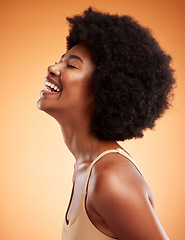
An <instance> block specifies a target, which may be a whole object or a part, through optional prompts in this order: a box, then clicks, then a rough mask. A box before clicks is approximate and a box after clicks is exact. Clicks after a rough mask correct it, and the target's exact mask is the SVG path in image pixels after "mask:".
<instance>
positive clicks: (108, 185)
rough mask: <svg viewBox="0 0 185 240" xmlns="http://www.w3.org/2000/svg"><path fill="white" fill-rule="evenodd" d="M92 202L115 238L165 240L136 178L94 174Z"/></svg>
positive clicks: (110, 173) (164, 234)
mask: <svg viewBox="0 0 185 240" xmlns="http://www.w3.org/2000/svg"><path fill="white" fill-rule="evenodd" d="M91 199H92V201H93V206H94V208H95V209H96V211H97V212H98V214H100V216H101V217H102V218H103V219H104V221H105V222H106V224H107V226H108V227H109V228H110V229H111V230H112V232H114V234H115V235H116V236H117V238H118V239H120V240H123V239H127V240H132V239H134V240H135V239H141V240H146V239H147V240H148V239H150V240H162V239H163V240H164V239H168V237H167V235H166V233H165V232H164V230H163V228H162V226H161V224H160V222H159V220H158V218H157V216H156V214H155V212H154V209H153V207H152V205H151V202H150V200H149V198H148V195H147V192H146V191H145V189H144V188H143V186H142V184H140V183H139V181H138V179H137V178H134V177H133V178H132V177H127V176H125V177H120V176H119V174H115V173H112V172H108V173H107V172H106V173H101V174H97V175H96V179H95V183H94V187H93V191H92V194H91Z"/></svg>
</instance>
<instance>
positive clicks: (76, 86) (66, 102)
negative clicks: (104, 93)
mask: <svg viewBox="0 0 185 240" xmlns="http://www.w3.org/2000/svg"><path fill="white" fill-rule="evenodd" d="M94 70H95V63H94V62H93V58H92V53H91V51H90V49H89V48H88V47H87V46H86V45H85V44H78V45H76V46H74V47H73V48H71V49H70V50H69V51H68V52H66V53H65V54H64V55H63V56H62V57H61V59H60V61H59V62H58V63H56V64H55V65H51V66H49V67H48V74H47V76H46V79H45V82H44V85H45V89H44V90H42V91H41V98H40V99H39V101H38V103H37V106H38V108H39V109H40V110H43V111H45V112H47V113H48V114H50V115H51V116H53V117H55V118H57V117H59V116H61V115H65V114H68V115H70V114H72V115H74V114H77V113H78V114H80V112H81V113H82V112H84V111H87V110H88V109H89V107H92V105H93V93H92V74H93V72H94Z"/></svg>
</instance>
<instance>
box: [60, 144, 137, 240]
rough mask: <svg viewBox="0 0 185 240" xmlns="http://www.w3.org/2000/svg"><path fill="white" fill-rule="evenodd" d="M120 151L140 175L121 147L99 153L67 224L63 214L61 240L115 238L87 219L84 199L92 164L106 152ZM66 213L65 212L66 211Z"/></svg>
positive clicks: (105, 239)
mask: <svg viewBox="0 0 185 240" xmlns="http://www.w3.org/2000/svg"><path fill="white" fill-rule="evenodd" d="M114 152H117V153H120V154H121V155H123V156H125V157H126V158H127V159H128V160H129V161H131V162H132V163H133V164H134V166H135V167H136V168H137V169H138V171H139V172H140V174H141V175H142V173H141V171H140V170H139V168H138V166H137V165H136V163H135V162H134V161H133V159H132V158H131V156H130V155H129V154H127V153H126V152H125V151H124V150H122V149H121V148H117V149H113V150H108V151H105V152H103V153H101V154H100V155H99V156H98V157H97V158H96V159H95V160H94V161H93V162H92V163H91V165H90V167H89V173H88V175H87V180H86V184H85V188H84V191H83V193H82V195H81V199H80V203H79V206H78V209H77V212H76V214H75V216H74V218H73V219H72V221H70V222H69V223H68V224H67V218H66V216H65V220H64V224H63V229H62V240H111V239H115V238H113V237H110V236H107V235H105V234H104V233H102V232H101V231H99V230H98V229H97V228H96V227H95V226H94V225H93V223H92V222H91V220H90V219H89V217H88V215H87V212H86V207H85V199H86V195H87V187H88V182H89V179H90V175H91V171H92V167H93V165H94V164H95V163H96V162H97V161H98V160H99V159H100V158H101V157H103V156H104V155H105V154H108V153H114ZM66 215H67V213H66Z"/></svg>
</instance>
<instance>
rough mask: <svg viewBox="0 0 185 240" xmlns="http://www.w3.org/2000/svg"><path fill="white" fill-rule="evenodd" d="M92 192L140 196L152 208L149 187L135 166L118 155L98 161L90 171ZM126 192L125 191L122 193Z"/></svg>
mask: <svg viewBox="0 0 185 240" xmlns="http://www.w3.org/2000/svg"><path fill="white" fill-rule="evenodd" d="M91 179H92V181H93V183H94V184H93V186H94V188H93V191H94V193H96V194H98V193H99V194H102V190H103V193H104V192H105V191H111V188H113V189H114V190H115V191H118V192H119V191H121V192H122V193H125V194H126V193H127V194H131V193H132V192H134V193H136V192H137V194H141V195H143V196H144V197H146V198H148V200H149V201H150V203H151V205H152V206H153V207H154V197H153V194H152V191H151V189H150V187H149V186H148V184H147V182H146V181H145V179H144V177H143V176H142V174H141V173H140V172H139V170H138V169H137V168H136V166H135V165H134V164H133V163H132V162H131V161H130V160H129V159H128V158H126V157H124V156H123V155H120V154H116V153H113V154H107V155H105V156H104V157H102V159H101V160H100V161H98V162H97V163H96V164H95V165H94V167H93V170H92V175H91ZM124 190H126V191H124Z"/></svg>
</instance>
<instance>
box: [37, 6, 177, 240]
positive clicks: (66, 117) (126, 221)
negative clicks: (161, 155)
mask: <svg viewBox="0 0 185 240" xmlns="http://www.w3.org/2000/svg"><path fill="white" fill-rule="evenodd" d="M67 20H68V21H69V23H70V31H69V36H68V37H67V50H68V51H67V52H66V53H65V54H64V55H63V56H62V57H61V59H60V61H59V62H58V63H55V64H54V65H51V66H49V67H48V75H47V77H46V80H45V85H46V89H45V90H43V91H41V98H40V100H39V101H38V108H39V109H41V110H43V111H45V112H46V113H48V114H49V115H51V116H52V117H54V118H55V119H56V120H57V121H58V123H59V124H60V126H61V130H62V134H63V137H64V141H65V144H66V145H67V147H68V148H69V150H70V151H71V153H72V154H73V155H74V157H75V160H76V163H75V166H74V174H73V190H72V194H71V199H70V202H69V206H68V209H67V212H66V216H65V221H64V226H63V233H62V239H63V240H72V239H75V240H77V239H78V240H91V239H92V240H95V239H96V240H100V239H101V240H106V239H107V240H108V239H119V240H133V239H134V240H135V239H142V240H144V239H145V240H149V239H150V240H160V239H168V237H167V235H166V233H165V232H164V230H163V228H162V226H161V224H160V222H159V220H158V218H157V216H156V214H155V212H154V199H153V195H152V192H151V190H150V188H149V186H148V185H147V183H146V181H145V180H144V178H143V176H142V173H141V172H140V170H139V169H138V167H137V166H136V165H135V163H134V162H133V160H132V158H131V157H130V155H129V154H128V153H127V152H126V151H125V150H124V149H123V148H122V147H121V146H120V145H119V144H118V143H117V142H116V141H118V140H120V141H124V140H126V139H131V138H134V137H135V138H136V137H143V130H145V129H146V128H153V127H154V125H155V120H156V119H158V118H159V117H161V115H162V114H163V113H164V111H165V110H166V109H167V108H168V107H169V94H170V92H171V90H172V88H173V85H174V82H175V81H174V78H173V70H172V68H171V67H170V61H171V57H170V56H169V55H167V54H166V53H165V52H164V51H163V50H162V49H161V48H160V47H159V45H158V43H157V42H156V40H155V39H154V38H153V37H152V35H151V33H150V31H149V30H148V29H146V28H144V27H142V26H140V25H139V24H138V23H137V22H136V21H134V20H133V19H132V18H131V17H129V16H117V15H110V14H105V13H101V12H98V11H95V10H93V9H92V8H89V9H87V10H86V11H84V13H83V14H82V15H76V16H74V17H72V18H67Z"/></svg>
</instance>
